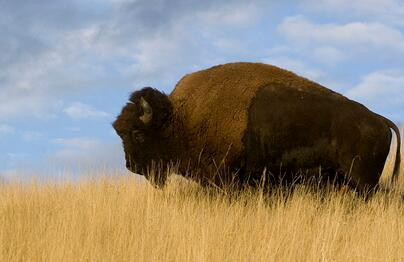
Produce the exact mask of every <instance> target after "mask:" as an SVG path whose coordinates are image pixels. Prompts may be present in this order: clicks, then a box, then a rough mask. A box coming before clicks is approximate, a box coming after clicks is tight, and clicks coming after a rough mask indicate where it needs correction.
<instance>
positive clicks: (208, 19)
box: [196, 3, 260, 27]
mask: <svg viewBox="0 0 404 262" xmlns="http://www.w3.org/2000/svg"><path fill="white" fill-rule="evenodd" d="M259 15H260V9H259V8H258V6H257V5H254V4H251V3H237V4H234V3H231V4H229V5H223V6H219V7H215V8H211V9H208V10H204V11H201V12H198V13H197V15H196V17H197V18H198V19H200V20H201V22H203V24H205V25H206V24H208V25H209V24H210V25H212V24H216V25H217V24H221V25H231V26H243V27H244V26H248V25H251V24H252V23H254V22H256V21H257V19H258V17H259Z"/></svg>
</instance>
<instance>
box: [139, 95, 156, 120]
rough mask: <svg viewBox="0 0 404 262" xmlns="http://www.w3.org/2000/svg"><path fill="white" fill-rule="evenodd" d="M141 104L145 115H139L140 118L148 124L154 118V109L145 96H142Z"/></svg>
mask: <svg viewBox="0 0 404 262" xmlns="http://www.w3.org/2000/svg"><path fill="white" fill-rule="evenodd" d="M140 106H141V107H142V109H143V115H141V116H139V119H140V120H141V121H142V122H143V123H144V124H145V125H147V124H148V123H150V121H151V120H152V118H153V109H152V107H151V106H150V104H149V103H148V102H147V101H146V100H145V99H144V98H143V97H141V98H140Z"/></svg>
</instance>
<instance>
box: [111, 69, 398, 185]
mask: <svg viewBox="0 0 404 262" xmlns="http://www.w3.org/2000/svg"><path fill="white" fill-rule="evenodd" d="M113 127H114V128H115V130H116V132H117V134H118V135H119V136H120V137H121V138H122V141H123V148H124V151H125V158H126V167H127V168H128V169H129V170H131V171H132V172H135V173H140V174H143V175H145V176H146V177H147V178H149V179H150V175H149V173H150V168H151V167H152V165H155V164H160V165H162V166H166V165H167V164H170V163H171V164H172V163H177V164H178V168H179V173H180V174H182V175H183V176H185V177H191V178H193V179H196V180H197V181H198V182H200V183H202V184H215V185H217V186H223V185H224V184H226V183H227V182H229V181H232V182H235V183H238V184H244V183H249V184H251V182H254V181H258V180H260V179H261V178H262V175H263V174H264V173H263V171H264V170H266V172H265V174H266V176H268V180H267V181H277V180H278V179H279V178H280V177H282V179H283V180H284V181H290V180H293V179H295V178H296V177H297V176H319V175H320V174H321V176H322V177H326V178H328V179H336V180H341V179H345V180H346V181H348V182H349V184H350V185H352V186H353V187H356V188H357V189H358V190H365V189H371V188H374V187H375V186H376V185H377V183H378V180H379V177H380V175H381V173H382V170H383V167H384V163H385V160H386V157H387V155H388V153H389V149H390V143H391V139H392V133H391V131H390V128H391V129H393V130H394V131H395V133H396V135H397V141H398V145H400V144H401V142H400V141H401V139H400V134H399V130H398V128H397V126H396V125H395V124H393V123H392V122H391V121H390V120H388V119H386V118H384V117H382V116H380V115H378V114H375V113H373V112H371V111H370V110H368V109H367V108H366V107H365V106H363V105H361V104H359V103H357V102H355V101H352V100H349V99H348V98H346V97H344V96H342V95H340V94H338V93H335V92H333V91H331V90H329V89H327V88H325V87H323V86H321V85H319V84H317V83H314V82H312V81H309V80H307V79H305V78H302V77H300V76H297V75H296V74H294V73H292V72H289V71H286V70H283V69H280V68H278V67H275V66H271V65H266V64H261V63H230V64H224V65H219V66H214V67H212V68H209V69H206V70H202V71H198V72H195V73H192V74H189V75H186V76H185V77H184V78H182V79H181V80H180V81H179V82H178V84H177V85H176V87H175V89H174V91H173V92H172V93H171V94H170V95H169V96H167V95H165V94H163V93H161V92H159V91H158V90H156V89H152V88H150V87H146V88H144V89H142V90H140V91H136V92H134V93H133V94H132V95H131V97H130V99H129V102H128V103H127V104H126V106H125V107H124V108H123V109H122V112H121V114H120V115H119V116H118V117H117V119H116V121H115V122H114V123H113ZM399 165H400V147H399V146H397V152H396V160H395V165H394V174H393V178H396V177H397V176H398V172H399ZM154 180H155V182H156V184H157V185H160V186H161V185H163V184H164V182H165V180H166V172H159V173H158V175H155V176H154Z"/></svg>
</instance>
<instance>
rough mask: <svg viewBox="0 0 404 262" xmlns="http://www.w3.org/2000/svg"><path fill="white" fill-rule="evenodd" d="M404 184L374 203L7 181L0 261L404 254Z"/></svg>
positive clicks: (176, 185) (344, 197) (309, 194)
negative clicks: (403, 199) (402, 198)
mask: <svg viewBox="0 0 404 262" xmlns="http://www.w3.org/2000/svg"><path fill="white" fill-rule="evenodd" d="M391 165H392V163H391V161H390V162H389V163H388V165H387V166H388V167H387V168H386V172H391V168H392V167H391ZM388 178H389V177H387V176H386V175H384V176H383V179H384V180H387V179H388ZM403 189H404V173H403V172H401V176H400V177H399V183H398V184H397V185H396V188H395V190H394V192H390V193H378V194H377V195H376V196H374V197H373V198H372V199H371V200H368V201H364V200H363V199H361V198H360V197H357V196H355V195H354V193H352V192H345V193H344V192H336V191H333V190H330V191H329V192H328V193H326V194H320V193H316V192H313V191H310V190H309V189H308V187H304V186H302V187H299V188H297V189H296V190H295V191H293V192H291V191H290V190H282V189H279V190H277V191H275V192H273V193H271V194H262V193H260V192H248V191H246V192H244V193H242V194H240V195H237V196H226V195H224V194H220V193H218V192H214V191H213V190H204V189H201V188H200V187H199V186H197V185H195V184H193V183H191V182H184V181H182V180H178V179H176V180H172V181H171V182H170V183H169V184H168V186H167V187H166V188H165V189H164V190H157V189H154V188H153V187H151V186H150V185H148V184H147V183H142V182H139V181H136V180H135V179H133V178H132V177H121V178H116V177H115V178H114V177H105V178H103V179H95V180H88V181H82V182H76V183H73V182H65V183H47V184H46V183H45V184H44V183H28V184H27V183H25V184H24V183H10V184H4V185H1V186H0V261H404V202H403V201H402V200H401V199H400V197H399V195H398V193H397V192H398V191H401V192H403Z"/></svg>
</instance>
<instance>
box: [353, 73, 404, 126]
mask: <svg viewBox="0 0 404 262" xmlns="http://www.w3.org/2000/svg"><path fill="white" fill-rule="evenodd" d="M345 95H346V96H347V97H349V98H352V99H354V100H357V101H359V102H362V103H364V104H365V105H367V106H369V107H370V109H372V110H374V111H375V112H379V113H382V112H385V115H387V116H389V117H390V118H391V119H394V120H397V121H402V119H403V115H404V107H403V106H404V70H383V71H376V72H373V73H370V74H368V75H365V76H364V77H363V78H362V80H361V82H360V83H359V84H358V85H357V86H355V87H354V88H352V89H351V90H349V91H348V92H346V94H345Z"/></svg>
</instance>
